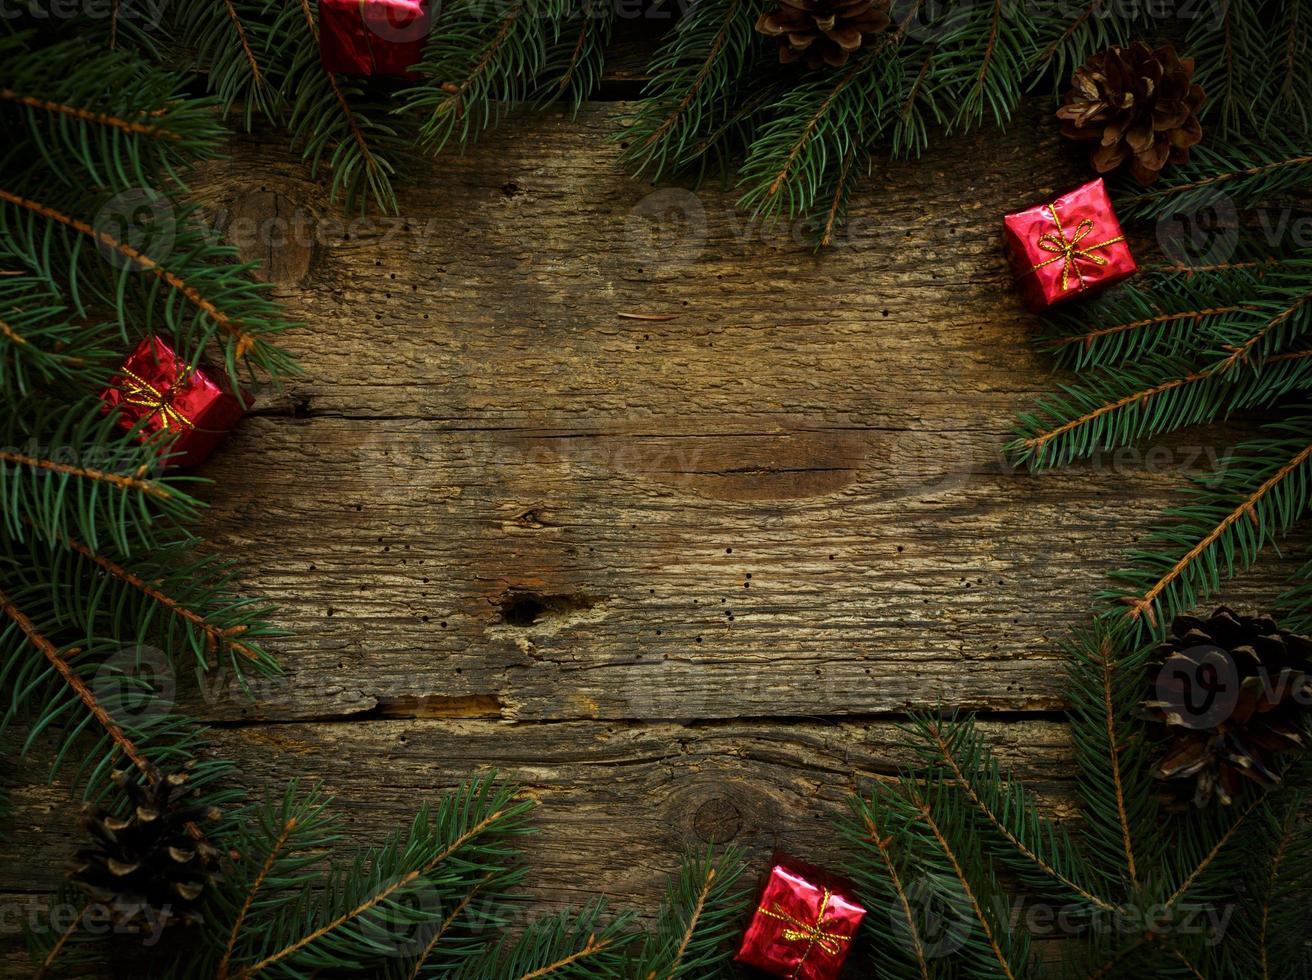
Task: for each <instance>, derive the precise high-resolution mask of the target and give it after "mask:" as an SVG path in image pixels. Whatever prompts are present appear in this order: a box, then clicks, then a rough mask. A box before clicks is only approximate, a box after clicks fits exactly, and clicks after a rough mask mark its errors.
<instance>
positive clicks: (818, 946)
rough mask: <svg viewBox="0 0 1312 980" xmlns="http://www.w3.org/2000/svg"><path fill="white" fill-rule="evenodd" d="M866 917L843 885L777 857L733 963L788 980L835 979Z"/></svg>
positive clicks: (781, 856) (823, 874)
mask: <svg viewBox="0 0 1312 980" xmlns="http://www.w3.org/2000/svg"><path fill="white" fill-rule="evenodd" d="M865 914H866V910H865V909H863V908H862V907H861V906H860V905H858V904H857V903H856V902H855V901H854V900H853V899H852V898H851V890H850V888H849V887H848V886H847V885H846V884H845V883H844V882H841V881H839V880H838V879H836V878H834V877H833V876H831V875H827V874H825V873H824V872H823V871H819V870H817V869H816V868H812V867H810V866H808V865H805V864H802V863H801V862H800V861H797V860H795V859H793V858H789V857H785V856H783V855H780V854H776V855H775V857H774V866H773V867H771V868H770V874H769V877H768V878H767V879H766V882H765V889H764V890H763V891H762V893H761V900H760V902H758V903H757V909H756V913H755V914H754V915H753V916H752V921H751V923H750V924H749V925H748V927H747V932H746V934H745V935H744V936H743V941H742V945H741V946H739V948H738V954H737V956H735V957H734V959H735V960H737V961H738V962H739V963H745V964H747V965H748V966H754V967H756V968H757V969H759V970H764V971H765V972H767V973H771V974H773V975H775V976H777V977H787V978H790V980H833V978H834V977H837V976H838V973H839V971H840V970H842V968H843V961H844V960H846V959H847V952H848V949H849V947H850V946H851V944H852V938H853V937H854V936H855V935H856V930H857V926H859V925H860V924H861V919H862V918H864V916H865Z"/></svg>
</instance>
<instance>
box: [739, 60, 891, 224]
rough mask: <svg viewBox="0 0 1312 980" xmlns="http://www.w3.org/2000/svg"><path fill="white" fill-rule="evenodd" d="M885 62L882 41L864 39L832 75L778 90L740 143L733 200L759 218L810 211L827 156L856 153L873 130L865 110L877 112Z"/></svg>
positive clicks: (823, 181)
mask: <svg viewBox="0 0 1312 980" xmlns="http://www.w3.org/2000/svg"><path fill="white" fill-rule="evenodd" d="M889 61H890V56H889V53H888V52H887V50H886V49H885V48H884V47H883V46H881V45H872V46H871V47H870V48H868V49H866V50H864V51H862V52H859V53H858V56H857V58H856V59H855V61H854V62H853V64H852V65H851V66H850V67H849V68H847V70H846V71H843V72H841V73H839V74H837V75H836V77H831V78H824V77H822V78H820V79H818V80H816V81H812V82H805V83H802V84H799V85H797V86H796V87H795V88H794V89H793V91H792V92H790V93H789V94H787V95H785V96H784V97H783V98H782V99H781V100H780V102H779V103H778V104H777V106H776V108H777V110H778V115H777V116H776V117H775V118H774V119H772V120H768V121H766V122H764V123H763V124H762V125H761V127H760V129H759V130H758V131H757V135H756V138H755V139H754V140H753V141H752V145H751V146H750V147H748V150H747V156H746V158H745V159H744V161H743V165H742V168H741V170H740V176H741V183H742V187H743V193H742V196H741V197H740V198H739V200H738V204H739V206H740V207H743V208H745V209H748V210H750V211H751V212H752V213H753V214H754V215H757V216H761V217H763V218H764V219H765V222H766V223H767V224H772V223H773V222H775V221H777V220H778V219H779V218H781V217H790V218H791V217H794V216H796V215H799V214H807V213H809V212H811V211H812V209H813V208H814V206H815V204H816V202H817V200H819V199H820V198H821V197H822V195H823V194H824V193H825V191H826V189H827V186H826V185H827V180H828V178H829V176H830V173H831V172H830V169H829V167H828V161H829V160H830V159H831V157H832V159H833V160H835V161H838V162H840V163H841V161H843V160H845V159H848V157H849V153H859V152H863V146H861V145H857V144H858V143H860V141H862V140H863V139H866V138H868V137H870V136H873V133H867V129H868V125H867V122H866V117H867V116H870V117H872V119H883V118H884V110H885V105H886V103H885V96H884V90H883V86H882V85H881V82H882V80H883V79H884V78H885V72H886V71H887V69H888V67H889ZM877 128H878V127H877V126H876V131H877Z"/></svg>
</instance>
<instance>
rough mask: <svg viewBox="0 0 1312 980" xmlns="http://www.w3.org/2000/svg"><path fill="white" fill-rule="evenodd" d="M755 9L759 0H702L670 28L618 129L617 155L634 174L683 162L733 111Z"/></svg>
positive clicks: (753, 47) (752, 54) (656, 175)
mask: <svg viewBox="0 0 1312 980" xmlns="http://www.w3.org/2000/svg"><path fill="white" fill-rule="evenodd" d="M760 9H761V5H760V3H759V2H758V0H700V2H698V3H695V4H693V5H692V6H691V7H690V9H689V10H688V13H687V15H686V16H684V17H683V18H681V19H680V21H679V22H678V24H676V25H675V28H674V33H673V35H672V37H671V39H670V40H669V41H668V42H667V43H666V44H665V45H663V46H662V47H661V48H660V50H658V51H657V52H656V54H655V56H654V57H653V58H652V61H651V65H650V72H651V81H649V82H648V84H647V87H646V89H645V90H644V99H643V101H642V102H641V103H640V104H639V106H638V109H637V111H636V113H635V114H634V116H633V118H632V119H631V120H630V121H629V124H628V127H627V131H626V132H625V133H624V134H623V135H624V138H625V139H626V141H627V142H628V146H627V148H626V149H625V151H624V154H623V160H624V162H625V163H626V164H628V165H629V166H630V167H631V168H632V169H633V170H634V171H635V172H636V173H638V174H640V175H647V176H649V177H651V179H653V180H660V179H662V178H665V177H668V176H670V175H672V174H674V173H677V172H678V171H680V170H681V169H683V168H685V167H687V166H688V165H689V164H690V163H691V162H692V158H693V155H694V153H693V148H694V147H696V146H697V145H699V143H701V142H702V141H703V140H705V139H706V138H707V136H708V134H710V133H713V132H714V131H715V130H716V129H718V128H719V127H720V126H721V125H722V124H723V123H724V122H725V121H726V119H727V118H728V117H729V116H731V115H732V114H733V111H734V109H735V108H736V104H737V98H736V93H738V92H739V88H738V83H739V82H740V80H744V79H750V78H751V76H752V73H753V72H752V68H753V65H754V63H755V61H756V57H757V51H758V45H757V43H756V42H757V36H756V32H755V26H754V25H755V23H756V17H757V14H758V13H759V12H760Z"/></svg>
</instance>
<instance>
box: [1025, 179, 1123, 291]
mask: <svg viewBox="0 0 1312 980" xmlns="http://www.w3.org/2000/svg"><path fill="white" fill-rule="evenodd" d="M1003 226H1004V228H1005V231H1006V236H1007V250H1008V251H1009V252H1010V253H1011V265H1012V269H1013V270H1014V271H1015V273H1016V281H1017V282H1018V283H1019V284H1020V288H1021V293H1022V294H1023V295H1024V297H1025V302H1026V303H1027V304H1028V305H1029V308H1030V309H1031V310H1034V311H1035V312H1038V311H1039V310H1044V309H1047V308H1048V307H1050V306H1052V305H1053V304H1055V303H1062V302H1065V301H1066V300H1069V299H1073V298H1075V297H1077V296H1086V295H1089V294H1090V293H1093V292H1095V291H1096V290H1099V289H1102V288H1104V287H1106V286H1110V285H1111V284H1112V283H1114V282H1120V281H1121V280H1122V279H1125V278H1126V277H1127V276H1131V275H1133V274H1134V273H1135V271H1136V270H1137V269H1138V266H1136V265H1135V263H1134V256H1133V255H1131V254H1130V246H1129V245H1128V244H1127V243H1126V241H1125V235H1124V234H1123V233H1122V232H1121V223H1120V222H1119V221H1117V220H1116V212H1115V211H1113V210H1112V202H1111V200H1110V199H1109V198H1108V197H1107V188H1106V187H1104V186H1103V182H1102V178H1101V177H1100V178H1098V179H1097V180H1094V181H1090V182H1089V183H1087V184H1085V185H1083V186H1082V187H1077V188H1075V190H1073V191H1071V192H1070V193H1069V194H1063V195H1062V196H1061V197H1059V198H1057V199H1056V200H1055V201H1052V202H1051V203H1049V204H1039V205H1036V206H1035V207H1032V208H1028V209H1026V210H1024V211H1018V212H1016V213H1015V214H1009V215H1007V216H1006V218H1005V219H1004V220H1003Z"/></svg>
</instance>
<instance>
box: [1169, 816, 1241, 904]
mask: <svg viewBox="0 0 1312 980" xmlns="http://www.w3.org/2000/svg"><path fill="white" fill-rule="evenodd" d="M1261 803H1262V798H1261V797H1258V798H1257V799H1256V800H1254V801H1253V802H1252V803H1250V804H1249V805H1248V809H1246V810H1245V811H1244V812H1243V813H1241V814H1240V815H1239V816H1237V817H1236V818H1235V820H1234V823H1232V824H1231V825H1230V826H1229V827H1228V828H1227V829H1226V832H1225V833H1224V834H1222V835H1221V838H1220V839H1219V840H1218V841H1217V842H1216V843H1215V844H1214V845H1213V846H1212V849H1211V850H1210V851H1208V852H1207V855H1206V856H1205V857H1204V858H1203V859H1202V860H1201V861H1199V862H1198V867H1196V868H1194V870H1193V871H1191V872H1189V874H1188V875H1187V876H1186V877H1185V879H1184V881H1183V882H1181V883H1180V887H1179V888H1177V889H1176V890H1175V891H1174V892H1173V893H1172V895H1171V897H1170V898H1168V899H1167V900H1166V902H1165V904H1164V905H1163V911H1165V912H1169V911H1170V910H1171V909H1172V908H1174V906H1175V903H1176V902H1178V901H1179V900H1180V899H1181V898H1183V897H1184V896H1185V895H1186V894H1188V892H1189V889H1190V888H1192V887H1193V886H1194V883H1195V882H1196V881H1198V879H1199V877H1200V876H1201V875H1202V873H1203V872H1204V871H1206V870H1207V869H1208V868H1210V867H1211V866H1212V862H1213V861H1215V860H1216V857H1217V855H1218V854H1220V853H1221V851H1222V849H1223V848H1224V847H1225V846H1226V844H1228V843H1230V840H1231V838H1233V837H1234V836H1235V834H1236V833H1238V832H1239V828H1240V827H1242V826H1243V825H1244V822H1245V821H1246V820H1247V819H1248V817H1249V815H1251V814H1252V812H1253V811H1254V810H1256V809H1257V808H1258V806H1260V805H1261Z"/></svg>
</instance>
